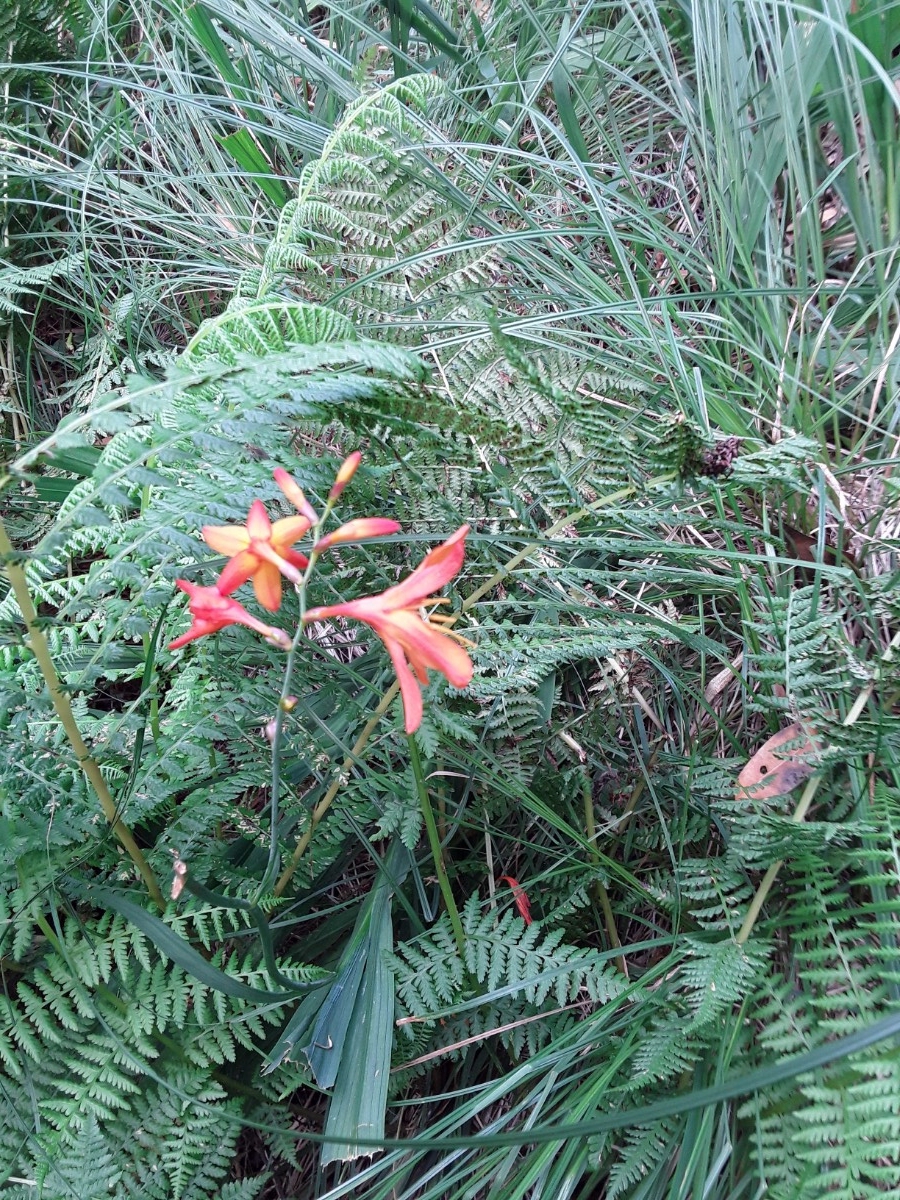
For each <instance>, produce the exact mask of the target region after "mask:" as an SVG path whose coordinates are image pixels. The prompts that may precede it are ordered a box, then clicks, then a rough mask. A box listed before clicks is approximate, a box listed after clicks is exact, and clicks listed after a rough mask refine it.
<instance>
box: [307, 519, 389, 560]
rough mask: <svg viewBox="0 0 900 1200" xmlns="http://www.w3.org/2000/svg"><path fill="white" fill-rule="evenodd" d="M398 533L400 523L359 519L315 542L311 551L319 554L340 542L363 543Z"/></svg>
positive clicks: (386, 520)
mask: <svg viewBox="0 0 900 1200" xmlns="http://www.w3.org/2000/svg"><path fill="white" fill-rule="evenodd" d="M399 532H400V522H399V521H391V520H389V519H388V518H387V517H359V518H358V519H357V520H355V521H348V522H347V523H346V525H341V527H340V528H339V529H335V531H334V533H329V534H327V535H326V536H325V537H323V538H322V539H321V541H318V542H316V544H315V546H314V547H313V549H314V550H315V551H316V552H317V553H318V554H321V553H322V552H323V551H325V550H327V549H328V547H329V546H339V545H340V544H341V543H342V542H364V541H365V540H366V538H374V537H388V536H389V535H390V534H392V533H399Z"/></svg>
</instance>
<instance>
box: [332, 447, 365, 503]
mask: <svg viewBox="0 0 900 1200" xmlns="http://www.w3.org/2000/svg"><path fill="white" fill-rule="evenodd" d="M361 462H362V454H360V452H359V451H358V450H354V451H353V453H352V454H349V455H348V456H347V457H346V458H345V459H344V461H343V462H342V463H341V469H340V470H339V471H338V473H337V475H336V476H335V480H334V486H333V487H332V489H331V491H330V492H329V493H328V501H329V503H333V502H334V501H335V500H337V498H338V496H340V494H341V492H342V491H343V490H344V488H345V487H346V486H347V484H348V483H349V482H350V480H351V479H352V478H353V476H354V475H355V474H356V468H357V467H358V466H359V464H360V463H361Z"/></svg>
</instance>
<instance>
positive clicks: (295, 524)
mask: <svg viewBox="0 0 900 1200" xmlns="http://www.w3.org/2000/svg"><path fill="white" fill-rule="evenodd" d="M298 491H299V488H298ZM301 494H302V493H301ZM313 515H315V514H313ZM311 524H312V521H310V519H309V517H308V516H300V517H283V518H282V519H281V520H280V521H276V522H275V524H274V525H273V524H272V522H271V521H270V520H269V515H268V513H267V512H266V510H265V506H264V505H263V502H262V500H254V501H253V503H252V504H251V505H250V512H249V513H248V515H247V523H246V525H204V526H203V540H204V541H205V542H206V544H207V546H209V547H210V549H212V550H215V551H216V552H217V553H218V554H227V555H228V556H229V559H230V562H228V563H226V564H225V569H224V570H223V571H222V574H221V575H220V576H219V582H218V584H217V587H218V589H219V591H220V592H221V593H222V595H223V596H229V595H231V593H232V592H233V591H235V589H236V588H239V587H240V586H241V584H242V583H246V582H247V580H248V579H252V580H253V590H254V592H256V598H257V600H258V601H259V602H260V604H261V605H262V606H263V608H267V609H268V610H269V612H275V611H276V610H277V609H278V606H279V605H280V604H281V576H282V575H284V576H285V577H286V578H287V579H289V580H290V581H291V582H292V583H299V581H300V571H301V570H303V569H304V568H305V567H307V566H308V565H309V564H308V560H307V558H306V557H305V555H303V554H298V553H297V551H296V550H292V549H291V546H293V544H294V542H296V541H299V539H300V538H301V537H303V535H304V533H306V531H307V530H308V529H309V527H310V525H311Z"/></svg>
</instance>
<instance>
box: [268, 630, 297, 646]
mask: <svg viewBox="0 0 900 1200" xmlns="http://www.w3.org/2000/svg"><path fill="white" fill-rule="evenodd" d="M266 641H267V642H268V643H269V645H270V646H277V647H278V649H279V650H290V648H291V639H290V638H289V637H288V635H287V634H286V633H285V632H284V630H283V629H276V628H275V627H274V626H270V627H269V632H268V633H267V634H266Z"/></svg>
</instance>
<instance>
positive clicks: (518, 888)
mask: <svg viewBox="0 0 900 1200" xmlns="http://www.w3.org/2000/svg"><path fill="white" fill-rule="evenodd" d="M500 882H501V883H508V884H509V886H510V887H511V888H512V893H513V903H514V904H515V906H516V909H517V910H518V913H519V916H520V917H521V918H522V920H523V921H524V922H525V924H526V925H530V924H531V921H532V917H531V901H530V900H529V899H528V893H527V892H526V891H525V889H524V888H523V887H522V885H521V883H519V881H518V879H514V878H513V877H512V875H501V876H500Z"/></svg>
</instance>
